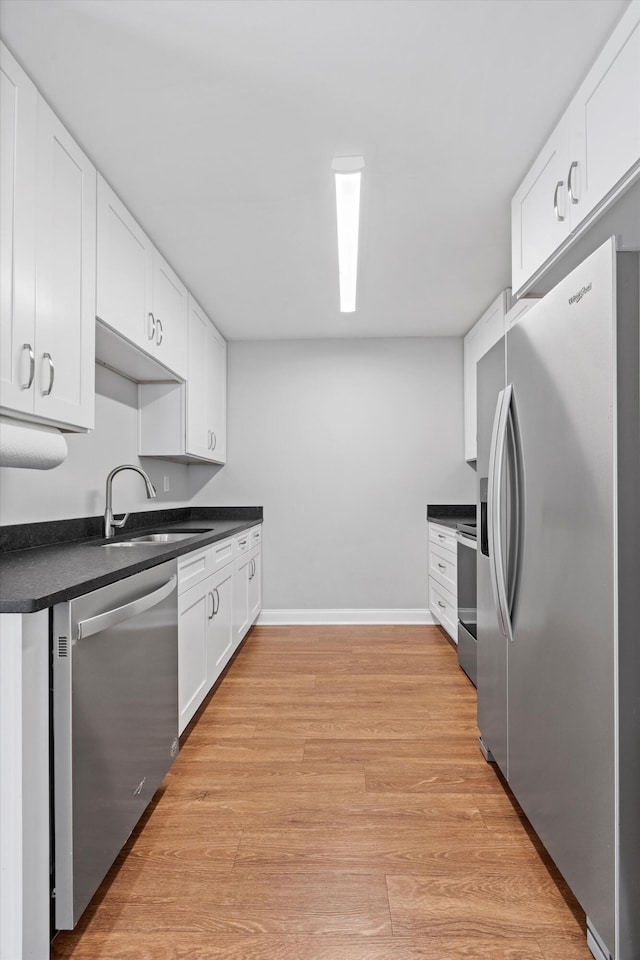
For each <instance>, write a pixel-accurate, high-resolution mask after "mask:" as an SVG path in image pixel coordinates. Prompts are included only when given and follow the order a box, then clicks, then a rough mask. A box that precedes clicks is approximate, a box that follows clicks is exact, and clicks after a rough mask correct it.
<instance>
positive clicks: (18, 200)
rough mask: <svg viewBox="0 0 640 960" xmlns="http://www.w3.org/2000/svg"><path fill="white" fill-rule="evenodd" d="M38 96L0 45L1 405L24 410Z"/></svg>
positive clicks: (31, 372)
mask: <svg viewBox="0 0 640 960" xmlns="http://www.w3.org/2000/svg"><path fill="white" fill-rule="evenodd" d="M37 100H38V94H37V91H36V88H35V86H34V85H33V83H32V82H31V80H30V79H29V78H28V77H27V75H26V73H25V72H24V71H23V70H22V68H21V67H20V66H19V65H18V64H17V63H16V61H15V60H14V58H13V57H12V56H11V54H10V53H9V51H8V50H7V49H6V47H5V46H4V45H0V406H2V407H6V408H8V409H10V410H17V411H23V412H30V411H32V410H33V396H34V387H33V382H34V380H35V341H34V327H35V216H36V197H35V183H36V128H37V120H36V115H37ZM31 356H33V358H34V359H33V361H31V360H30V357H31Z"/></svg>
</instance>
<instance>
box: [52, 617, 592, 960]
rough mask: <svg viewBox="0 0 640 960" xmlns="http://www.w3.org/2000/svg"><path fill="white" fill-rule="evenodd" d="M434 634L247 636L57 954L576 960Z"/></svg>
mask: <svg viewBox="0 0 640 960" xmlns="http://www.w3.org/2000/svg"><path fill="white" fill-rule="evenodd" d="M477 736H478V731H477V726H476V717H475V694H474V692H473V688H472V687H471V686H470V684H469V682H468V680H467V678H466V677H465V675H464V674H462V672H461V671H460V669H459V667H458V664H457V661H456V657H455V651H454V650H452V648H451V646H450V644H449V643H448V642H447V640H446V639H445V638H444V636H443V634H442V632H441V631H440V630H439V628H436V627H423V626H407V627H393V626H381V627H371V626H355V627H344V626H333V627H325V626H319V627H305V628H300V627H258V628H254V629H253V630H252V631H251V633H250V634H249V637H248V638H247V641H246V643H245V644H244V646H243V648H242V649H241V650H240V652H239V654H238V656H237V657H236V658H235V660H234V661H233V663H232V664H231V666H230V668H229V670H228V672H227V674H226V676H225V677H224V679H223V680H222V682H221V684H220V685H219V687H218V688H217V689H216V690H215V691H214V693H213V695H212V696H211V697H210V698H209V699H208V701H207V702H206V703H205V705H204V706H203V708H201V710H200V711H199V712H198V714H197V716H196V718H195V721H194V722H192V724H191V725H190V727H189V728H188V730H187V731H186V733H185V735H183V737H182V741H181V752H180V756H179V757H178V759H177V760H176V763H175V764H174V765H173V767H172V769H171V771H170V772H169V774H168V775H167V777H166V778H165V781H164V784H163V785H162V787H161V789H160V790H159V791H157V793H156V796H155V797H154V799H153V801H152V803H151V804H150V806H149V807H148V808H147V811H146V812H145V814H144V816H143V818H142V821H141V823H140V824H139V825H138V827H137V828H136V830H135V831H134V833H133V835H132V837H131V838H130V841H129V842H128V844H127V846H126V847H125V850H124V851H123V853H122V854H121V855H120V856H119V857H118V860H117V861H116V864H115V865H114V867H113V868H112V870H111V871H110V872H109V874H108V876H107V877H106V878H105V881H104V883H103V884H102V886H101V888H100V890H99V891H98V893H97V894H96V896H95V897H94V899H93V901H92V902H91V904H90V906H89V908H88V909H87V911H86V912H85V914H84V915H83V917H82V918H81V920H80V923H79V925H78V928H77V929H76V930H75V931H72V932H69V933H63V934H60V935H59V936H58V937H57V938H56V940H55V942H54V946H53V950H52V958H53V960H187V958H189V960H588V958H589V956H590V954H589V952H588V950H587V947H586V941H585V933H584V914H583V913H582V911H581V910H580V908H579V906H578V905H577V903H576V901H575V899H574V898H573V897H572V895H571V893H570V891H569V890H568V889H567V887H566V884H564V882H563V881H562V878H561V877H560V876H559V874H558V872H557V870H556V869H555V867H554V865H553V864H552V862H551V861H550V860H549V858H548V856H547V854H546V853H545V851H544V849H543V848H542V847H541V845H540V843H539V841H538V840H537V838H536V837H535V834H533V832H532V830H531V828H530V826H529V824H528V822H527V821H526V818H524V815H523V814H522V811H521V810H520V809H519V807H518V806H517V804H515V802H514V801H513V800H512V798H511V797H510V795H509V794H508V792H506V791H507V789H508V788H506V787H505V784H504V782H503V781H502V780H501V779H500V778H499V776H497V774H496V771H495V767H494V766H493V765H488V764H486V763H485V761H484V759H483V758H482V755H481V754H480V752H479V750H478V745H477Z"/></svg>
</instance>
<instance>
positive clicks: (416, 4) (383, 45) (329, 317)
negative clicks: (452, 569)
mask: <svg viewBox="0 0 640 960" xmlns="http://www.w3.org/2000/svg"><path fill="white" fill-rule="evenodd" d="M626 5H627V0H1V2H0V32H1V33H2V36H3V39H5V41H6V42H7V44H8V46H9V47H10V48H11V50H12V51H13V53H14V54H15V55H16V56H17V58H18V59H19V60H20V61H21V63H22V64H23V66H24V67H25V69H26V70H27V72H28V73H29V74H30V75H31V76H32V77H33V79H34V81H35V82H36V84H37V85H38V87H39V88H40V89H41V91H42V92H43V93H44V95H45V97H46V99H47V100H48V101H49V102H50V104H51V106H52V107H53V108H54V109H55V110H56V112H57V113H58V114H59V116H60V117H61V119H62V120H63V121H64V122H65V123H66V125H67V126H68V127H69V129H70V130H71V132H72V133H73V134H74V135H75V137H76V138H77V139H78V141H79V142H80V144H81V145H82V146H83V147H84V149H85V151H86V152H87V153H88V154H89V156H90V157H91V158H92V160H93V161H94V163H95V164H96V166H97V167H98V168H99V169H100V171H101V172H102V173H103V174H104V176H105V177H106V179H107V180H108V181H109V182H110V183H111V185H112V186H113V188H114V189H115V190H116V192H117V193H118V194H119V195H120V196H121V197H122V199H123V200H124V202H125V203H126V205H127V206H128V207H129V208H130V209H131V211H132V212H133V213H134V215H135V216H136V218H137V219H138V220H139V221H140V223H141V224H142V226H143V227H144V228H145V230H146V231H147V232H148V233H149V234H150V236H151V238H152V239H153V241H154V242H155V243H156V245H157V246H158V247H159V248H160V250H161V251H162V252H163V253H164V255H165V256H166V257H167V259H168V260H169V261H170V262H171V263H172V264H173V266H174V267H175V269H176V270H177V272H178V273H179V274H180V275H181V276H182V279H183V280H184V282H185V283H186V284H187V286H188V287H189V288H190V290H191V291H192V292H193V293H194V295H195V296H196V297H197V299H199V301H200V302H201V304H202V306H203V307H204V309H205V310H207V312H208V313H209V314H210V316H211V318H212V319H213V320H214V322H215V323H216V324H217V325H218V326H219V328H220V330H221V332H222V333H223V334H224V335H225V336H226V337H227V338H228V339H263V338H291V337H363V336H425V335H438V336H440V335H457V334H461V333H464V332H466V331H467V330H468V329H469V327H470V326H471V325H472V324H473V322H474V321H475V319H477V317H478V316H479V314H480V313H481V312H482V311H483V309H484V308H485V307H486V306H487V304H488V303H489V302H490V301H491V300H492V299H493V298H494V297H495V296H496V295H497V293H498V292H499V291H500V290H501V289H502V288H504V287H505V286H508V285H509V282H510V279H509V278H510V231H509V202H510V198H511V195H512V194H513V192H514V190H515V188H516V187H517V186H518V183H519V182H520V180H521V179H522V177H523V175H524V173H525V172H526V170H527V169H528V167H529V165H530V163H531V161H532V160H533V158H534V156H535V154H536V153H537V151H538V149H539V148H540V147H541V146H542V144H543V142H544V140H545V138H546V136H547V135H548V134H549V133H550V131H551V130H552V128H553V126H554V124H555V122H556V121H557V120H558V118H559V116H560V115H561V113H562V112H563V110H564V108H565V107H566V105H567V103H568V102H569V100H570V99H571V97H572V95H573V93H574V91H575V89H576V88H577V86H578V85H579V83H580V81H581V79H582V77H583V76H584V74H585V73H586V71H587V70H588V68H589V66H590V65H591V63H592V61H593V59H594V58H595V56H596V54H597V53H598V51H599V50H600V48H601V47H602V45H603V44H604V41H605V40H606V38H607V36H608V35H609V33H610V32H611V30H612V28H613V26H614V25H615V23H616V22H617V20H618V19H619V17H620V15H621V13H622V11H623V10H624V8H625V7H626ZM348 154H363V155H364V157H365V162H366V169H365V172H364V184H363V201H362V220H361V239H362V246H361V259H360V275H359V286H358V309H357V312H356V314H347V315H341V314H340V312H339V309H338V283H337V255H336V241H335V209H334V192H333V181H332V173H331V158H332V157H333V156H341V155H348Z"/></svg>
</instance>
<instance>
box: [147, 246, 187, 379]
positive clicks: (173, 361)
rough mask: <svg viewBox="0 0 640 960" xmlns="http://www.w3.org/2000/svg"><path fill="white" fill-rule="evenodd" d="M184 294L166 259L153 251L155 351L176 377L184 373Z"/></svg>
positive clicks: (184, 288)
mask: <svg viewBox="0 0 640 960" xmlns="http://www.w3.org/2000/svg"><path fill="white" fill-rule="evenodd" d="M187 310H188V294H187V289H186V287H185V286H184V284H183V283H182V282H181V281H180V280H179V279H178V277H177V276H176V274H175V273H174V272H173V270H172V269H171V267H170V266H169V264H168V263H167V261H166V260H165V259H164V257H162V256H161V255H160V254H159V253H158V251H157V250H155V249H154V251H153V310H152V312H151V313H152V321H153V328H152V329H154V334H155V336H154V342H153V345H154V347H155V353H156V356H157V358H158V360H160V361H161V362H162V363H163V364H164V365H165V366H166V367H168V368H169V369H170V370H173V371H174V373H177V374H178V376H180V377H183V378H184V377H186V375H187Z"/></svg>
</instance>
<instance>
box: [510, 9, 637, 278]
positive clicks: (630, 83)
mask: <svg viewBox="0 0 640 960" xmlns="http://www.w3.org/2000/svg"><path fill="white" fill-rule="evenodd" d="M639 173H640V0H632V2H631V4H630V5H629V7H628V8H627V10H626V11H625V13H624V16H623V17H622V19H621V20H620V22H619V24H618V26H617V27H616V29H615V30H614V32H613V34H612V35H611V37H610V38H609V41H608V42H607V44H606V46H605V47H604V49H603V50H602V52H601V54H600V56H599V57H598V59H597V60H596V62H595V64H594V65H593V67H592V69H591V70H590V71H589V74H588V76H587V77H586V79H585V80H584V82H583V83H582V85H581V87H580V89H579V90H578V92H577V94H576V96H575V97H574V98H573V100H572V102H571V104H570V105H569V107H568V109H567V110H566V112H565V114H564V116H563V117H562V119H561V120H560V122H559V123H558V125H557V127H556V129H555V130H554V132H553V133H552V135H551V137H550V138H549V140H548V141H547V143H546V144H545V145H544V147H543V149H542V150H541V152H540V154H539V155H538V157H537V158H536V160H535V162H534V163H533V166H532V167H531V169H530V170H529V172H528V173H527V175H526V177H525V178H524V180H523V182H522V184H521V185H520V187H519V188H518V190H517V192H516V194H515V196H514V197H513V200H512V203H511V252H512V286H513V289H514V290H515V291H516V295H517V296H520V295H521V294H523V293H525V292H526V291H527V290H528V289H529V288H530V287H531V285H532V283H533V282H534V281H535V279H536V278H537V276H539V275H540V273H541V272H542V271H543V269H544V268H545V267H546V266H548V265H549V264H550V263H551V262H553V260H554V259H555V258H556V257H557V256H559V255H560V254H561V253H562V252H564V250H565V249H566V248H567V247H568V246H569V245H570V244H571V243H572V242H573V239H574V237H576V236H577V235H578V234H580V233H582V231H583V230H585V229H586V228H587V227H588V226H589V225H590V224H591V223H592V222H593V221H594V219H595V218H596V217H597V216H599V214H600V213H602V212H603V211H604V210H605V209H606V208H607V206H608V204H610V203H611V202H613V200H614V199H615V198H616V197H617V196H618V195H619V194H620V193H621V191H622V190H624V189H625V188H626V187H627V186H629V185H630V184H631V183H632V182H633V180H634V179H635V178H636V177H637V175H638V174H639Z"/></svg>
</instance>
